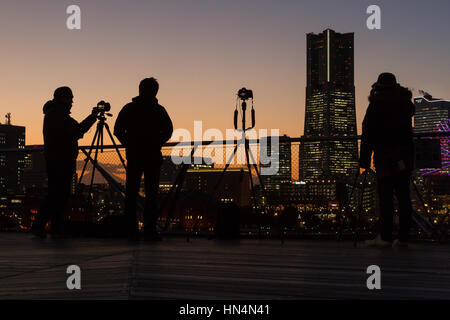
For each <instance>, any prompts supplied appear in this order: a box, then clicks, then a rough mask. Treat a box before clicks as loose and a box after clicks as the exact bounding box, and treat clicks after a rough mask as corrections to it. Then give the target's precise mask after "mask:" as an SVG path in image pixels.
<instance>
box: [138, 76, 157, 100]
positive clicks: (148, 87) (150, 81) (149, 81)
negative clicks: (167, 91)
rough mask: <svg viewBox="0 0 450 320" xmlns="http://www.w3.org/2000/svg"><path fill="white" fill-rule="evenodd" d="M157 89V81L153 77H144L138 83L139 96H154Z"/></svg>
mask: <svg viewBox="0 0 450 320" xmlns="http://www.w3.org/2000/svg"><path fill="white" fill-rule="evenodd" d="M158 90H159V84H158V81H156V79H155V78H153V77H152V78H145V79H144V80H142V81H141V83H140V84H139V95H140V96H141V97H156V94H157V93H158Z"/></svg>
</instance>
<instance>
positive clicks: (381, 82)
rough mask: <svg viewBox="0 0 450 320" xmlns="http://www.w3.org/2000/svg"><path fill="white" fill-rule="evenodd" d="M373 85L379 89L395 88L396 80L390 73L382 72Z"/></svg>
mask: <svg viewBox="0 0 450 320" xmlns="http://www.w3.org/2000/svg"><path fill="white" fill-rule="evenodd" d="M375 84H376V85H377V86H379V87H395V86H397V79H396V78H395V75H393V74H392V73H389V72H384V73H382V74H380V75H379V76H378V80H377V82H376V83H375Z"/></svg>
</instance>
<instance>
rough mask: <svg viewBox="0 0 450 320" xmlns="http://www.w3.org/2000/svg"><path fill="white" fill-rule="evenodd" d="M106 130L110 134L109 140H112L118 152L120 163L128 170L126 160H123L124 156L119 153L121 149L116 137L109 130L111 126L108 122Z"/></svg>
mask: <svg viewBox="0 0 450 320" xmlns="http://www.w3.org/2000/svg"><path fill="white" fill-rule="evenodd" d="M105 128H106V132H108V135H109V138H110V139H111V142H112V144H113V146H114V149H116V152H117V155H118V156H119V159H120V162H122V165H123V167H124V168H125V169H126V165H125V160H124V159H123V157H122V154H121V153H120V151H119V147H118V146H117V144H116V141H115V140H114V136H113V135H112V133H111V130H109V126H108V124H107V123H106V122H105Z"/></svg>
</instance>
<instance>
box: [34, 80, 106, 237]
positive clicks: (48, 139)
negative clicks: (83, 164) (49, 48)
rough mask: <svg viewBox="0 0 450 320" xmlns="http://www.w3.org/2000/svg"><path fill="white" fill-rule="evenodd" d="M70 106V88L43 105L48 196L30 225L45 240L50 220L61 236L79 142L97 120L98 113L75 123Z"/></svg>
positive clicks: (71, 100) (52, 226)
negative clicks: (46, 228) (46, 227)
mask: <svg viewBox="0 0 450 320" xmlns="http://www.w3.org/2000/svg"><path fill="white" fill-rule="evenodd" d="M72 103H73V94H72V90H71V89H70V88H69V87H60V88H57V89H56V90H55V92H54V95H53V100H50V101H48V102H47V103H45V105H44V108H43V111H44V115H45V116H44V127H43V134H44V158H45V163H46V168H47V175H48V196H47V198H46V200H45V201H44V203H43V204H42V206H41V208H40V210H39V212H38V215H37V217H36V220H35V222H34V224H33V227H32V230H33V233H34V234H35V235H36V236H38V237H41V238H45V236H46V231H45V225H46V224H47V222H48V221H49V220H50V221H51V232H52V234H54V235H55V236H59V235H63V233H64V209H65V207H66V205H67V201H68V199H69V196H70V185H71V182H72V179H73V175H74V173H75V169H76V166H75V164H76V159H77V155H78V139H80V138H82V137H83V135H84V134H85V133H86V132H87V131H88V130H89V129H90V128H91V126H92V125H93V124H94V123H95V121H96V119H97V113H98V112H97V111H96V110H95V109H93V111H92V113H91V114H90V115H89V116H88V117H87V118H86V119H84V120H83V121H82V122H81V123H78V122H77V121H76V120H75V119H73V118H72V117H71V116H70V110H71V108H72Z"/></svg>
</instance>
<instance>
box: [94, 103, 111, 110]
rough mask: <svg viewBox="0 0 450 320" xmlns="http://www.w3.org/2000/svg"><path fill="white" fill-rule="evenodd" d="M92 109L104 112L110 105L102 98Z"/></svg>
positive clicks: (109, 108)
mask: <svg viewBox="0 0 450 320" xmlns="http://www.w3.org/2000/svg"><path fill="white" fill-rule="evenodd" d="M94 110H95V111H97V112H98V113H105V112H108V111H109V110H111V105H110V104H109V102H105V101H103V100H102V101H100V102H99V103H97V106H96V107H94Z"/></svg>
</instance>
